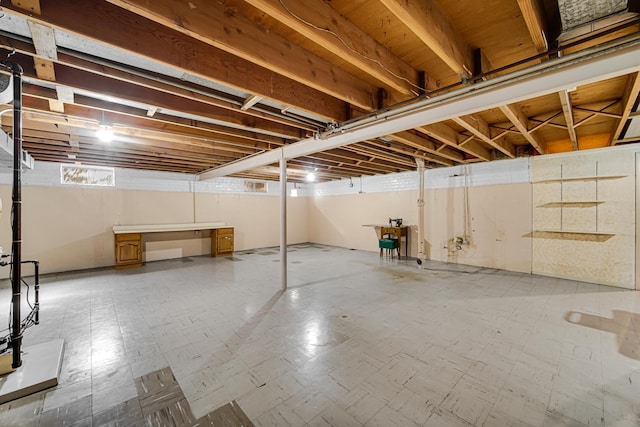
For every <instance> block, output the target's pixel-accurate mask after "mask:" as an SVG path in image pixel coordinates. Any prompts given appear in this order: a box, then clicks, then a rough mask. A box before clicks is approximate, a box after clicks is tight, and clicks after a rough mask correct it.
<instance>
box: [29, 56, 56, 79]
mask: <svg viewBox="0 0 640 427" xmlns="http://www.w3.org/2000/svg"><path fill="white" fill-rule="evenodd" d="M33 66H34V68H35V72H36V75H35V77H37V78H39V79H40V80H46V81H49V82H55V81H56V72H55V69H54V65H53V62H52V61H50V60H48V59H43V58H39V57H34V58H33ZM23 68H24V67H23Z"/></svg>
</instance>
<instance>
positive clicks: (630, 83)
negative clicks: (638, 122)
mask: <svg viewBox="0 0 640 427" xmlns="http://www.w3.org/2000/svg"><path fill="white" fill-rule="evenodd" d="M638 94H640V72H636V73H633V74H631V75H629V76H628V77H627V84H626V85H625V89H624V95H623V99H622V117H621V118H620V121H619V122H618V124H617V125H616V127H615V130H614V131H613V136H612V137H611V145H615V144H617V143H618V141H619V139H620V138H621V137H622V131H623V130H624V126H625V125H626V124H627V120H628V119H629V114H631V110H633V106H634V104H635V102H636V100H637V99H638Z"/></svg>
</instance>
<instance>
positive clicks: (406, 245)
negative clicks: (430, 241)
mask: <svg viewBox="0 0 640 427" xmlns="http://www.w3.org/2000/svg"><path fill="white" fill-rule="evenodd" d="M404 256H405V258H407V257H408V256H409V232H408V231H407V235H406V236H404Z"/></svg>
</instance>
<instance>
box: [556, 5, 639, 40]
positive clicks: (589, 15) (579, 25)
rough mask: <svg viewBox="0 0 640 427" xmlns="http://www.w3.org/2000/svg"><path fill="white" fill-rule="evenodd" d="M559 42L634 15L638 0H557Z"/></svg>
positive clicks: (578, 36) (636, 12) (610, 26)
mask: <svg viewBox="0 0 640 427" xmlns="http://www.w3.org/2000/svg"><path fill="white" fill-rule="evenodd" d="M558 9H559V12H560V23H561V27H562V28H561V34H560V36H559V37H558V43H559V44H560V45H563V44H565V43H568V42H569V41H575V40H577V39H580V38H582V37H586V36H589V35H591V34H593V33H599V32H603V31H606V30H608V29H610V28H612V27H616V26H619V25H622V24H624V23H625V22H628V21H631V20H634V19H637V18H638V12H640V0H558Z"/></svg>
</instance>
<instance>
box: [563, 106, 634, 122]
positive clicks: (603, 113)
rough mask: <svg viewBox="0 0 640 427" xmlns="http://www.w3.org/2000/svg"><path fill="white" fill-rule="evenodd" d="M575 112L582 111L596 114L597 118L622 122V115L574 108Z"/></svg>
mask: <svg viewBox="0 0 640 427" xmlns="http://www.w3.org/2000/svg"><path fill="white" fill-rule="evenodd" d="M573 111H580V112H582V113H590V114H595V115H596V116H605V117H611V118H613V119H618V120H620V119H621V118H622V114H617V113H610V112H608V111H598V110H592V109H590V108H582V107H573Z"/></svg>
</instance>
